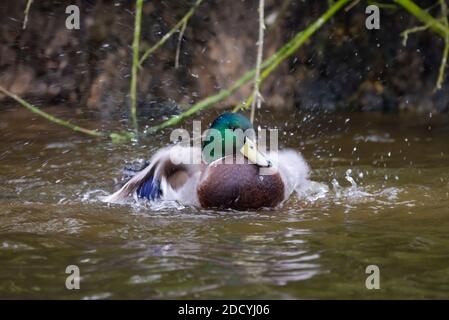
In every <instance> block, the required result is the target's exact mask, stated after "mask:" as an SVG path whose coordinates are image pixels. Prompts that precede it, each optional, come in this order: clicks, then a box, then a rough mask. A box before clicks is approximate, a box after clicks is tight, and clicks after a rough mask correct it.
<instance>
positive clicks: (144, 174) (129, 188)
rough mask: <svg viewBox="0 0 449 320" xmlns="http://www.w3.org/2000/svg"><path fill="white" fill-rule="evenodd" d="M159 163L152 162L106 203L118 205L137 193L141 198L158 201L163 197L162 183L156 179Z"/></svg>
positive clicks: (105, 200) (106, 200) (109, 197)
mask: <svg viewBox="0 0 449 320" xmlns="http://www.w3.org/2000/svg"><path fill="white" fill-rule="evenodd" d="M157 166H158V161H153V162H151V163H150V164H149V165H148V166H147V167H146V168H145V169H143V170H142V171H140V172H138V173H136V174H135V175H134V176H133V177H132V178H131V179H130V180H129V181H128V182H127V183H125V185H124V186H123V187H121V188H120V189H119V190H118V191H116V192H114V193H113V194H111V195H110V196H107V197H105V198H104V199H103V201H104V202H110V203H117V202H122V201H124V200H126V198H128V197H129V196H130V195H132V194H134V192H136V194H137V196H138V197H140V198H147V199H149V200H154V199H157V198H159V197H160V196H161V194H162V192H161V188H160V185H161V183H160V181H159V180H158V179H157V178H156V177H155V175H154V173H155V171H156V170H155V169H156V167H157Z"/></svg>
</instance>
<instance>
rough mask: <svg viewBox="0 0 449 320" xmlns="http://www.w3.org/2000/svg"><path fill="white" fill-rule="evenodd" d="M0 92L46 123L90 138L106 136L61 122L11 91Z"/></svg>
mask: <svg viewBox="0 0 449 320" xmlns="http://www.w3.org/2000/svg"><path fill="white" fill-rule="evenodd" d="M0 92H1V93H3V94H4V95H6V96H8V97H10V98H11V99H14V100H15V101H17V102H18V103H19V104H20V105H21V106H23V107H25V108H27V109H28V110H30V111H31V112H33V113H35V114H37V115H39V116H41V117H43V118H45V119H47V120H48V121H51V122H53V123H56V124H59V125H61V126H64V127H66V128H69V129H71V130H73V131H77V132H82V133H84V134H87V135H89V136H92V137H105V136H107V135H106V134H105V133H103V132H99V131H96V130H90V129H86V128H83V127H80V126H77V125H75V124H72V123H70V122H69V121H67V120H63V119H60V118H58V117H55V116H52V115H51V114H49V113H46V112H45V111H42V110H41V109H39V108H37V107H35V106H33V105H32V104H31V103H29V102H27V101H25V100H23V99H22V98H20V97H19V96H18V95H16V94H15V93H12V92H11V91H9V90H7V89H5V88H3V87H2V86H0Z"/></svg>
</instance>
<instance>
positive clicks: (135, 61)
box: [130, 0, 143, 135]
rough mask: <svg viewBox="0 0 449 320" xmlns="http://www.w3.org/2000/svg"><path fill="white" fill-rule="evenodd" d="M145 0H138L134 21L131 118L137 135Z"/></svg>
mask: <svg viewBox="0 0 449 320" xmlns="http://www.w3.org/2000/svg"><path fill="white" fill-rule="evenodd" d="M142 4H143V0H136V18H135V22H134V40H133V46H132V48H133V63H132V67H131V85H130V97H131V120H132V123H133V127H134V131H135V132H136V135H137V134H138V133H139V124H138V122H137V68H138V66H139V41H140V29H141V21H142Z"/></svg>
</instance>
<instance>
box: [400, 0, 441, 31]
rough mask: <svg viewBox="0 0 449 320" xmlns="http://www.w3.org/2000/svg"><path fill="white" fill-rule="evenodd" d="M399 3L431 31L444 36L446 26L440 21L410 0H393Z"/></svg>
mask: <svg viewBox="0 0 449 320" xmlns="http://www.w3.org/2000/svg"><path fill="white" fill-rule="evenodd" d="M394 1H395V2H396V3H398V4H399V5H401V6H402V7H403V8H404V9H406V10H407V11H408V12H410V13H411V14H412V15H414V16H415V17H416V18H417V19H418V20H419V21H421V22H422V23H423V24H424V25H428V26H429V28H430V29H432V31H434V32H436V33H438V34H439V35H440V36H442V37H446V33H448V32H449V30H448V28H446V27H445V26H444V24H442V23H441V22H440V21H438V20H437V19H435V18H434V17H432V16H431V15H430V14H429V13H428V12H427V11H425V10H423V9H421V8H420V7H418V6H417V5H416V4H415V3H414V2H413V1H411V0H394Z"/></svg>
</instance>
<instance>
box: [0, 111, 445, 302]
mask: <svg viewBox="0 0 449 320" xmlns="http://www.w3.org/2000/svg"><path fill="white" fill-rule="evenodd" d="M49 112H51V113H53V114H57V115H60V116H63V117H65V118H69V119H73V118H74V117H75V118H76V119H74V121H76V122H77V123H80V124H82V125H84V126H86V127H90V128H95V127H99V126H103V127H106V128H107V127H110V126H111V123H116V122H114V121H107V122H105V121H104V120H103V121H102V120H101V119H100V118H99V115H95V114H93V115H86V114H83V113H81V114H80V115H77V116H74V112H73V111H70V110H64V109H63V108H59V109H58V108H53V109H49ZM270 114H272V113H268V112H267V113H266V114H264V115H263V117H262V118H261V123H262V124H269V125H270V126H271V127H274V126H279V127H280V128H285V131H286V132H285V133H284V132H282V131H281V134H280V137H281V144H282V145H284V146H288V147H291V148H296V149H297V150H300V151H301V152H303V154H304V156H305V158H306V159H307V161H308V162H309V164H310V165H311V167H312V169H313V170H312V178H313V180H314V181H317V182H319V183H322V186H323V187H322V188H321V190H318V191H319V192H316V193H314V194H309V195H308V197H307V198H306V199H302V200H298V199H296V198H295V197H292V198H291V199H290V200H289V201H288V202H287V203H286V204H285V206H284V207H283V208H282V209H278V210H271V211H269V210H261V211H255V212H233V211H213V210H200V209H194V208H183V207H182V206H180V205H178V204H175V203H165V204H159V205H148V204H129V205H108V204H105V203H102V202H101V201H99V198H100V197H101V196H103V195H105V194H107V193H109V192H111V191H113V190H114V185H116V184H117V183H118V182H119V181H120V178H121V169H122V168H123V167H124V166H125V164H130V163H133V162H138V161H142V160H143V159H145V158H148V156H149V155H150V154H152V152H154V151H155V150H156V149H157V148H159V147H161V146H164V145H166V144H167V143H168V139H169V138H168V137H169V135H168V132H165V133H160V134H158V135H157V136H155V137H153V138H151V139H149V140H147V141H145V142H144V143H143V144H142V145H140V146H132V145H113V144H111V143H109V142H105V141H97V140H93V139H90V138H89V137H85V136H82V135H77V134H73V133H72V132H70V131H68V130H65V129H61V128H59V127H57V126H55V125H52V124H49V123H47V122H46V121H45V120H42V119H39V118H37V117H36V116H34V115H31V114H30V113H28V112H27V111H25V110H22V109H17V108H7V109H6V110H2V115H1V118H0V137H1V138H0V298H56V299H60V298H74V299H75V298H76V299H98V298H113V299H114V298H145V299H152V298H162V299H165V298H189V299H190V298H274V299H278V298H282V299H297V298H299V299H310V298H361V299H371V298H382V299H388V298H407V299H408V298H449V263H448V261H449V250H448V248H449V209H448V205H449V170H448V169H449V168H448V167H449V143H448V138H449V126H448V124H449V118H447V117H446V116H444V117H442V116H435V115H434V116H433V117H428V116H425V115H415V116H413V115H409V116H397V115H391V114H390V115H380V114H371V113H370V114H349V115H345V114H337V115H326V114H322V115H319V116H308V115H306V114H299V113H298V114H296V115H295V117H293V116H292V114H291V113H289V114H286V115H285V116H282V115H281V114H279V113H278V114H277V117H278V119H277V120H274V119H273V118H272V116H271V115H270ZM215 115H216V113H211V114H207V115H205V116H204V121H205V123H208V122H209V121H210V120H211V119H212V118H213V117H214V116H215ZM185 126H186V127H188V126H189V124H186V125H185ZM326 189H327V191H326ZM372 264H374V265H377V266H379V268H380V274H381V280H380V286H381V289H380V290H367V289H366V288H365V280H366V277H367V276H368V275H367V274H366V273H365V269H366V267H367V266H368V265H372ZM68 265H77V266H79V268H80V272H81V289H80V290H67V289H66V288H65V280H66V277H67V276H68V275H67V274H66V273H65V269H66V267H67V266H68Z"/></svg>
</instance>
